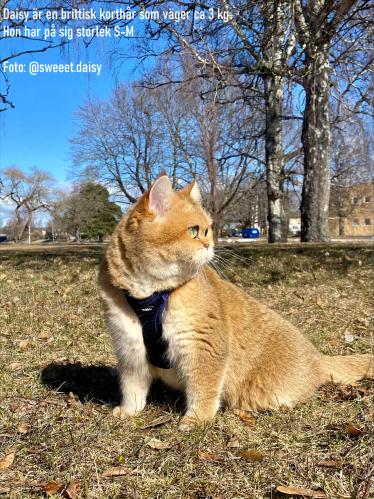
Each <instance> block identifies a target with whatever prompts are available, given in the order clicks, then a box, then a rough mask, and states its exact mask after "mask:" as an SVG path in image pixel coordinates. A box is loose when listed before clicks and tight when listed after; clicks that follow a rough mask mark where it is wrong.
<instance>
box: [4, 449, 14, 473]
mask: <svg viewBox="0 0 374 499" xmlns="http://www.w3.org/2000/svg"><path fill="white" fill-rule="evenodd" d="M15 456H16V454H15V452H11V453H10V454H7V455H6V456H4V457H3V458H2V459H0V470H6V469H7V468H9V466H11V465H12V464H13V461H14V458H15Z"/></svg>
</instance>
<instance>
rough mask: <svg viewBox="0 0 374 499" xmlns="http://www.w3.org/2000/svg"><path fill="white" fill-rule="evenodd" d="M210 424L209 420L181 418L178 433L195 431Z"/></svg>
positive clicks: (191, 417)
mask: <svg viewBox="0 0 374 499" xmlns="http://www.w3.org/2000/svg"><path fill="white" fill-rule="evenodd" d="M211 422H212V420H211V419H199V418H197V417H195V416H183V418H182V419H181V420H180V422H179V425H178V429H179V431H184V432H190V431H193V430H196V428H197V427H202V426H207V425H209V424H210V423H211Z"/></svg>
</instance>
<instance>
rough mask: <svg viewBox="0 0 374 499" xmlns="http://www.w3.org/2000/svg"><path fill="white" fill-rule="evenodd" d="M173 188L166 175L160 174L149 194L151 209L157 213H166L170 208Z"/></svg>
mask: <svg viewBox="0 0 374 499" xmlns="http://www.w3.org/2000/svg"><path fill="white" fill-rule="evenodd" d="M172 197H173V188H172V186H171V183H170V180H169V178H168V177H167V176H166V175H162V176H160V177H159V178H158V179H157V180H156V181H155V183H154V184H153V185H152V187H151V190H150V191H149V196H148V206H149V209H150V210H151V211H152V213H154V214H155V215H160V216H162V215H165V213H166V212H167V211H168V209H169V208H170V204H171V199H172Z"/></svg>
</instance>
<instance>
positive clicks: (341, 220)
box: [339, 213, 345, 237]
mask: <svg viewBox="0 0 374 499" xmlns="http://www.w3.org/2000/svg"><path fill="white" fill-rule="evenodd" d="M339 236H341V237H344V236H345V217H344V215H342V214H341V213H340V214H339Z"/></svg>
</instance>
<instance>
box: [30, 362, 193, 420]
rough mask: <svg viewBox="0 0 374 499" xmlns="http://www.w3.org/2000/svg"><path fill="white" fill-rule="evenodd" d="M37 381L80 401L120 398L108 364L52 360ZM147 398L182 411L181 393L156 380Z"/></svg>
mask: <svg viewBox="0 0 374 499" xmlns="http://www.w3.org/2000/svg"><path fill="white" fill-rule="evenodd" d="M40 381H41V383H42V384H43V385H44V386H46V387H48V388H49V389H51V390H53V391H55V392H57V393H61V394H67V393H73V394H74V395H76V396H77V397H78V398H79V400H80V402H82V403H86V402H93V403H95V404H99V405H110V406H113V407H114V406H116V405H118V404H119V403H120V400H121V395H120V389H119V380H118V375H117V370H116V369H115V368H114V367H111V366H103V365H98V366H94V365H88V366H84V365H82V364H81V363H80V362H77V363H63V364H58V363H51V364H49V365H48V366H46V367H44V368H43V369H42V370H41V372H40ZM148 399H149V402H151V403H153V404H155V405H162V406H165V405H167V406H169V407H170V408H172V409H173V410H176V411H177V412H182V411H183V410H184V406H185V402H184V397H183V396H182V395H181V394H180V393H178V392H174V391H171V390H170V389H168V388H167V387H166V386H165V385H164V384H163V383H161V382H159V381H156V382H155V383H153V385H152V387H151V390H150V393H149V396H148Z"/></svg>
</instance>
